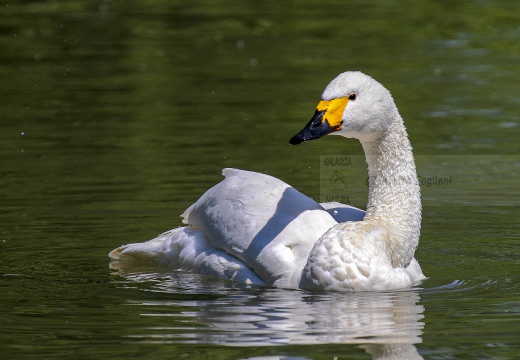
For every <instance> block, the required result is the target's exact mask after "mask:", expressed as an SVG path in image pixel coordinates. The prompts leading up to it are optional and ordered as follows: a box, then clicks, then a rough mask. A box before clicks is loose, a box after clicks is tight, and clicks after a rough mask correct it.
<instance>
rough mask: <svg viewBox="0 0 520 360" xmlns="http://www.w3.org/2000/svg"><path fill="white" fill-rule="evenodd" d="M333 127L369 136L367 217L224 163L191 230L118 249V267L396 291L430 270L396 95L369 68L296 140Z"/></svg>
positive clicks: (345, 78)
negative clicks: (425, 266)
mask: <svg viewBox="0 0 520 360" xmlns="http://www.w3.org/2000/svg"><path fill="white" fill-rule="evenodd" d="M327 134H338V135H343V136H345V137H354V138H357V139H359V140H360V142H361V144H362V146H363V149H364V151H365V155H366V161H367V164H368V172H369V180H370V181H369V196H368V205H367V210H366V214H365V213H364V212H363V211H362V210H359V209H356V208H353V207H350V206H348V205H341V204H334V203H327V204H321V205H320V204H318V203H316V202H315V201H314V200H312V199H310V198H309V197H307V196H305V195H303V194H301V193H300V192H298V191H297V190H295V189H294V188H292V187H291V186H289V185H287V184H286V183H284V182H283V181H281V180H278V179H276V178H273V177H271V176H268V175H264V174H258V173H254V172H249V171H243V170H236V169H224V171H223V175H224V176H225V179H224V180H223V181H222V182H220V183H219V184H217V185H215V186H214V187H213V188H211V189H209V190H208V191H207V192H206V193H205V194H204V195H202V197H201V198H200V199H199V200H197V202H195V204H193V205H192V206H190V207H189V208H188V209H187V210H186V212H185V213H184V214H183V218H184V220H183V222H184V223H185V224H188V225H189V226H187V227H182V228H177V229H173V230H170V231H169V232H166V233H164V234H162V235H160V236H159V237H157V238H155V239H153V240H150V241H148V242H145V243H137V244H129V245H124V246H122V247H119V248H117V249H115V250H113V251H112V252H111V253H110V254H109V256H110V257H111V258H112V264H111V265H112V267H115V268H122V267H123V266H126V267H128V266H131V265H130V264H133V263H135V261H141V260H144V261H153V262H155V263H157V264H159V265H164V266H168V267H171V268H174V269H183V270H189V271H194V272H197V273H200V274H207V275H212V276H216V277H219V278H223V279H231V280H234V281H239V282H242V283H248V284H268V285H274V286H279V287H287V288H303V289H325V290H340V291H342V290H343V291H345V290H365V291H366V290H368V291H370V290H392V289H406V288H410V287H412V286H415V285H417V284H419V283H420V282H421V281H422V280H423V279H424V278H425V277H424V275H423V273H422V271H421V268H420V266H419V264H418V262H417V261H416V260H415V259H414V257H413V255H414V252H415V249H416V247H417V245H418V241H419V232H420V226H421V225H420V224H421V201H420V190H419V183H418V180H417V174H416V170H415V163H414V159H413V155H412V148H411V145H410V142H409V140H408V135H407V133H406V129H405V126H404V124H403V120H402V118H401V116H400V115H399V112H398V110H397V107H396V106H395V104H394V101H393V99H392V96H391V95H390V92H389V91H388V90H386V89H385V88H384V87H383V86H382V85H381V84H379V83H378V82H376V81H375V80H373V79H372V78H371V77H369V76H367V75H365V74H362V73H360V72H345V73H342V74H340V75H339V76H338V77H336V78H335V79H334V80H332V82H331V83H330V84H329V85H328V86H327V87H326V88H325V91H324V92H323V95H322V101H320V102H319V104H318V106H317V108H316V112H315V115H314V117H313V118H312V119H311V121H310V122H309V123H308V124H307V126H306V127H305V128H304V129H303V130H302V131H301V132H300V133H298V134H297V135H295V136H294V137H293V138H292V139H291V140H290V143H291V144H295V145H296V144H299V143H301V142H303V141H306V140H311V139H317V138H320V137H322V136H324V135H327Z"/></svg>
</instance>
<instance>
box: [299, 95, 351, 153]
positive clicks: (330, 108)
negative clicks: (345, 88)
mask: <svg viewBox="0 0 520 360" xmlns="http://www.w3.org/2000/svg"><path fill="white" fill-rule="evenodd" d="M347 103H348V97H343V98H339V99H334V100H322V101H320V102H319V104H318V106H316V112H315V113H314V116H313V117H312V119H311V121H309V123H308V124H307V125H305V127H304V128H303V130H302V131H300V132H299V133H298V134H296V135H294V136H293V137H292V138H291V140H289V143H290V144H292V145H298V144H300V143H302V142H304V141H307V140H313V139H319V138H320V137H322V136H325V135H327V134H330V133H331V132H334V131H338V130H341V125H342V124H343V120H342V117H343V112H344V111H345V107H346V106H347Z"/></svg>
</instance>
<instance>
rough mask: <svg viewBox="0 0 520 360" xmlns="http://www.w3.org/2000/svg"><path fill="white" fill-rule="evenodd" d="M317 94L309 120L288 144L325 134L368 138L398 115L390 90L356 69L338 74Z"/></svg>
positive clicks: (383, 129) (382, 133)
mask: <svg viewBox="0 0 520 360" xmlns="http://www.w3.org/2000/svg"><path fill="white" fill-rule="evenodd" d="M321 98H322V100H321V101H320V102H319V104H318V106H317V107H316V112H315V113H314V116H313V117H312V119H311V121H309V123H308V124H307V125H306V126H305V128H304V129H303V130H302V131H300V132H299V133H298V134H296V135H295V136H293V138H292V139H291V140H290V141H289V142H290V143H291V144H293V145H297V144H299V143H301V142H303V141H306V140H313V139H319V138H320V137H322V136H325V135H327V134H336V135H343V136H345V137H349V138H350V137H353V138H357V139H360V140H362V141H363V140H370V139H374V138H377V137H381V136H383V135H384V134H385V133H386V132H387V131H388V129H389V127H390V126H391V124H392V122H393V121H395V119H396V118H399V116H396V114H397V108H396V106H395V103H394V100H393V99H392V96H391V95H390V92H389V91H388V90H387V89H385V88H384V86H383V85H381V84H380V83H378V82H377V81H375V80H374V79H372V78H371V77H370V76H368V75H365V74H363V73H361V72H359V71H347V72H344V73H342V74H340V75H338V76H337V77H336V78H335V79H334V80H332V81H331V82H330V84H329V85H327V87H326V88H325V91H323V94H322V96H321Z"/></svg>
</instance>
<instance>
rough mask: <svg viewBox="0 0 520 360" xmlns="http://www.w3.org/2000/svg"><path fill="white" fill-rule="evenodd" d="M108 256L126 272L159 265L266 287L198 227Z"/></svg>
mask: <svg viewBox="0 0 520 360" xmlns="http://www.w3.org/2000/svg"><path fill="white" fill-rule="evenodd" d="M108 256H109V257H110V258H111V259H112V261H111V263H110V267H111V268H112V269H116V270H120V271H124V272H130V271H131V270H132V268H137V267H138V266H139V265H156V266H161V267H168V268H170V269H176V270H189V271H193V272H195V273H198V274H201V275H210V276H213V277H218V278H221V279H227V280H233V281H237V282H241V283H245V284H265V282H264V281H263V280H262V279H260V278H259V277H258V275H256V274H255V272H254V271H253V270H251V269H250V268H249V267H247V266H246V264H244V263H243V262H242V261H240V260H239V259H237V258H236V257H234V256H232V255H230V254H228V253H226V252H225V251H222V250H219V249H215V248H213V247H212V246H211V245H210V244H209V242H208V240H207V239H206V236H205V235H204V234H203V233H202V232H201V231H200V230H199V229H198V228H196V227H183V228H177V229H173V230H170V231H168V232H165V233H163V234H161V235H159V236H158V237H156V238H155V239H152V240H150V241H147V242H144V243H135V244H128V245H123V246H120V247H118V248H117V249H114V250H112V251H111V252H110V253H109V254H108Z"/></svg>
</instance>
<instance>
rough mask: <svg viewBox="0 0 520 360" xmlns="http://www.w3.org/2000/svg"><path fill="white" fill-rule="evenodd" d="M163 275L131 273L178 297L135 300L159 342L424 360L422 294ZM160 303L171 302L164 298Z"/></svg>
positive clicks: (153, 338)
mask: <svg viewBox="0 0 520 360" xmlns="http://www.w3.org/2000/svg"><path fill="white" fill-rule="evenodd" d="M186 275H187V274H183V275H182V276H173V275H172V276H165V275H164V274H163V275H161V276H160V278H159V277H158V276H157V274H155V277H154V276H153V275H152V274H149V275H143V274H140V275H126V276H125V277H126V279H127V280H131V281H137V282H143V281H150V280H151V281H154V282H155V284H154V286H153V287H152V289H150V290H152V291H160V292H168V293H170V294H172V295H173V294H175V296H172V297H173V298H175V299H181V300H173V301H172V300H161V301H146V302H132V303H131V304H132V305H139V306H142V307H143V308H142V309H139V313H140V314H141V315H142V316H146V317H147V318H146V320H147V322H146V323H147V324H149V325H150V326H147V327H146V328H145V329H142V330H145V331H146V334H139V335H135V336H133V337H137V338H140V339H141V340H143V341H147V342H155V343H162V342H166V343H205V344H223V345H237V346H259V345H282V344H283V345H286V344H306V345H308V344H338V343H350V344H360V345H361V347H363V348H364V349H365V350H366V351H367V352H368V353H369V354H371V355H372V357H373V358H374V359H387V358H388V359H391V358H393V359H422V357H421V356H420V355H419V354H418V352H417V349H416V347H415V346H414V344H417V343H420V342H421V334H422V328H423V326H424V324H423V323H422V322H421V319H422V318H423V315H422V314H423V311H424V308H423V306H421V305H418V302H419V294H418V292H417V291H413V290H412V291H400V292H384V293H373V292H370V293H369V292H365V293H321V294H315V293H310V292H303V291H291V290H282V289H273V288H245V287H242V288H240V287H233V288H229V287H225V286H228V285H229V284H228V283H223V282H215V283H207V282H206V283H202V282H201V281H200V278H196V277H191V276H189V275H188V276H186ZM159 298H164V296H160V297H159Z"/></svg>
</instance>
